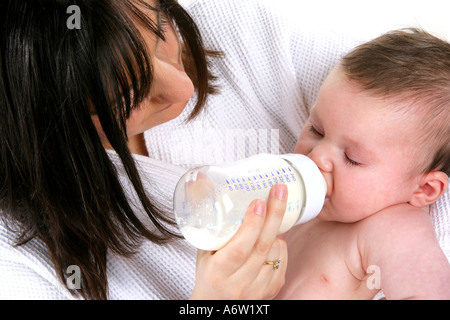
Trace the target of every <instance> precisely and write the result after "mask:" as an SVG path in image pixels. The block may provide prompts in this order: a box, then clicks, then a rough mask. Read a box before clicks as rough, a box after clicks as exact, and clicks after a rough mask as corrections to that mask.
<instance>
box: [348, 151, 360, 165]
mask: <svg viewBox="0 0 450 320" xmlns="http://www.w3.org/2000/svg"><path fill="white" fill-rule="evenodd" d="M345 162H346V163H347V164H348V165H349V166H351V167H357V166H360V165H361V163H359V162H357V161H355V160H352V159H350V158H349V157H348V155H347V154H345Z"/></svg>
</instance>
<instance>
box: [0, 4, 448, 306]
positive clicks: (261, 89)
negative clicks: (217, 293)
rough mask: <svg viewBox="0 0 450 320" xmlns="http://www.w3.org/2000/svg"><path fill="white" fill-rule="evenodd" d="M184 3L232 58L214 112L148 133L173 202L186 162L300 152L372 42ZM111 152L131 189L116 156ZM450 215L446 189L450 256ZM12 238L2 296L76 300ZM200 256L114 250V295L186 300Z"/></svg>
mask: <svg viewBox="0 0 450 320" xmlns="http://www.w3.org/2000/svg"><path fill="white" fill-rule="evenodd" d="M185 1H189V2H192V3H191V4H190V6H189V11H190V12H191V13H192V15H193V16H194V18H195V19H196V21H198V24H199V26H200V29H201V31H202V32H203V34H204V37H205V42H206V44H207V46H209V47H211V48H215V49H220V50H222V51H224V52H225V58H224V59H223V60H219V61H217V62H216V61H215V62H214V67H213V69H214V72H215V74H216V75H217V76H218V77H219V79H220V80H219V84H220V86H221V93H220V94H219V95H217V96H214V97H211V98H210V99H209V101H208V108H207V110H206V112H204V113H203V114H201V116H200V117H199V118H198V119H196V120H195V121H193V122H190V123H188V124H185V123H184V120H185V119H186V115H187V114H188V111H189V110H190V109H191V108H192V103H190V104H189V105H188V107H187V108H186V109H187V110H185V112H183V114H182V116H181V117H180V118H177V119H175V120H173V121H171V122H169V123H166V124H164V125H162V126H158V127H156V128H154V129H152V130H150V131H149V132H147V133H146V141H147V147H148V150H149V152H150V154H151V155H152V159H150V158H144V157H139V156H136V161H137V162H138V166H139V167H140V168H141V172H142V175H143V179H144V183H145V185H146V187H147V189H148V191H149V193H150V194H152V195H154V196H156V197H158V198H159V199H160V200H161V202H162V203H163V204H164V205H166V206H167V207H169V208H171V207H172V195H173V190H174V187H175V185H176V183H177V180H178V179H179V177H180V176H181V175H182V174H183V172H184V171H185V170H186V168H188V167H192V166H195V165H200V164H206V163H210V164H212V163H220V162H224V161H230V160H235V159H238V158H243V157H247V156H250V155H252V154H256V153H261V152H272V153H287V152H292V150H293V149H294V146H295V143H296V141H297V137H298V135H299V133H300V129H301V127H302V124H303V123H304V121H305V120H306V118H307V115H308V110H309V108H310V107H311V105H312V104H313V102H314V99H315V96H316V94H317V91H318V89H319V87H320V84H321V82H322V81H323V79H324V78H325V76H326V75H327V73H328V72H329V70H330V69H331V68H332V66H333V65H334V64H335V63H336V62H337V61H338V60H339V58H340V57H341V56H342V55H343V54H344V53H345V52H347V51H348V50H350V49H351V48H353V47H354V46H355V45H357V44H358V43H360V42H361V41H365V40H368V39H358V38H359V37H356V36H354V35H352V34H349V33H346V32H342V31H340V30H339V29H336V28H333V26H330V27H326V26H323V25H322V24H320V23H314V22H311V21H313V19H307V18H308V15H309V14H310V13H309V12H295V14H293V13H292V12H289V7H285V6H283V5H281V2H283V3H284V2H286V1H287V0H279V1H273V0H245V1H243V0H192V1H191V0H185ZM291 1H297V0H291ZM109 154H110V157H111V159H112V160H113V161H114V163H115V164H116V166H117V168H118V171H119V175H120V177H121V178H122V181H123V184H124V186H127V185H128V182H127V179H126V178H125V176H124V174H123V168H122V166H121V164H120V162H119V161H118V159H117V155H116V154H115V153H114V152H110V153H109ZM130 197H133V194H132V193H130ZM449 211H450V197H449V193H448V192H447V193H446V194H445V196H444V197H443V198H442V199H441V200H440V201H439V202H438V203H437V204H436V205H434V206H433V208H432V217H433V222H434V226H435V229H436V234H437V237H438V240H439V243H440V244H441V246H442V248H443V250H444V251H445V253H446V254H447V257H450V234H449V233H450V222H449ZM142 219H145V218H144V217H143V218H142ZM13 239H14V234H12V233H10V232H9V231H8V230H7V229H6V228H5V227H4V226H3V225H2V224H1V223H0V266H1V272H0V299H27V298H32V299H65V298H71V295H70V293H69V291H67V290H66V289H65V288H64V287H63V286H62V284H60V283H59V280H58V278H57V277H56V275H55V273H54V270H53V266H52V263H51V261H50V259H49V255H48V252H47V251H46V249H45V247H44V246H43V245H42V243H40V242H39V241H31V242H30V243H28V244H27V245H26V246H23V247H19V248H14V247H12V246H11V243H12V241H13ZM195 256H196V251H195V249H194V248H193V247H192V246H190V245H189V244H187V242H185V241H175V242H173V243H171V244H168V245H164V246H157V245H154V244H152V243H150V242H145V243H144V244H143V245H142V247H141V250H140V251H139V253H138V254H136V255H135V256H132V257H129V258H124V257H120V256H117V255H113V254H109V255H108V281H109V294H110V298H111V299H186V298H188V297H189V295H190V293H191V290H192V288H193V286H194V275H195Z"/></svg>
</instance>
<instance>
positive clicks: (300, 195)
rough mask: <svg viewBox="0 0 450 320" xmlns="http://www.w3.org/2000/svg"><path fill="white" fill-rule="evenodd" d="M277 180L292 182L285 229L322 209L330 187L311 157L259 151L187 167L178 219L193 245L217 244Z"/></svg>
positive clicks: (215, 247) (212, 247) (176, 204)
mask: <svg viewBox="0 0 450 320" xmlns="http://www.w3.org/2000/svg"><path fill="white" fill-rule="evenodd" d="M277 183H284V184H286V185H287V187H288V198H287V207H286V212H285V214H284V218H283V221H282V224H281V227H280V230H279V233H280V234H281V233H284V232H286V231H288V230H289V229H290V228H291V227H292V226H294V225H296V224H301V223H305V222H307V221H309V220H311V219H313V218H315V217H316V216H317V215H318V214H319V212H320V210H321V209H322V206H323V203H324V200H325V195H326V189H327V187H326V183H325V180H324V178H323V176H322V174H321V172H320V170H319V168H318V167H317V166H316V165H315V163H314V162H313V161H312V160H311V159H310V158H308V157H306V156H304V155H300V154H284V155H273V154H258V155H255V156H252V157H249V158H247V159H243V160H239V161H237V162H234V163H230V164H225V165H220V166H202V167H198V168H194V169H190V170H189V171H188V172H186V173H185V174H184V175H183V176H182V177H181V179H180V180H179V181H178V184H177V186H176V188H175V194H174V212H175V218H176V222H177V224H178V226H179V228H180V231H181V233H182V234H183V236H184V237H185V238H186V240H187V241H188V242H190V243H191V244H192V245H194V246H195V247H197V248H199V249H202V250H218V249H220V248H222V247H223V246H224V245H225V244H226V243H227V242H228V241H229V240H230V239H231V238H232V237H233V235H234V234H235V233H236V232H237V230H238V229H239V227H240V226H241V224H242V220H243V218H244V215H245V213H246V211H247V208H248V206H249V205H250V203H251V202H252V201H253V200H255V199H264V200H266V201H267V198H268V195H269V191H270V188H271V187H272V186H273V185H275V184H277Z"/></svg>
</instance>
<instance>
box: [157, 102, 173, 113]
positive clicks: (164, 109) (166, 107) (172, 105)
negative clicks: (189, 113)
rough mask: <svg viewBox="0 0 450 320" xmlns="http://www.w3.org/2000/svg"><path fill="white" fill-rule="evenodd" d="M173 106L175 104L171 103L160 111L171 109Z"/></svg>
mask: <svg viewBox="0 0 450 320" xmlns="http://www.w3.org/2000/svg"><path fill="white" fill-rule="evenodd" d="M171 106H173V104H169V105H168V106H167V107H164V108H163V109H161V110H159V111H158V112H163V111H165V110H167V109H169V108H170V107H171Z"/></svg>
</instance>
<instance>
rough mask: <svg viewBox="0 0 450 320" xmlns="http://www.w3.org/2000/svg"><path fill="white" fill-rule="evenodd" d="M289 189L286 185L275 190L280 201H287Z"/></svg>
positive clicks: (281, 185) (278, 186)
mask: <svg viewBox="0 0 450 320" xmlns="http://www.w3.org/2000/svg"><path fill="white" fill-rule="evenodd" d="M287 192H288V191H287V187H286V185H284V184H280V185H277V186H276V188H275V197H276V198H277V199H279V200H284V199H286V196H287Z"/></svg>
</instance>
